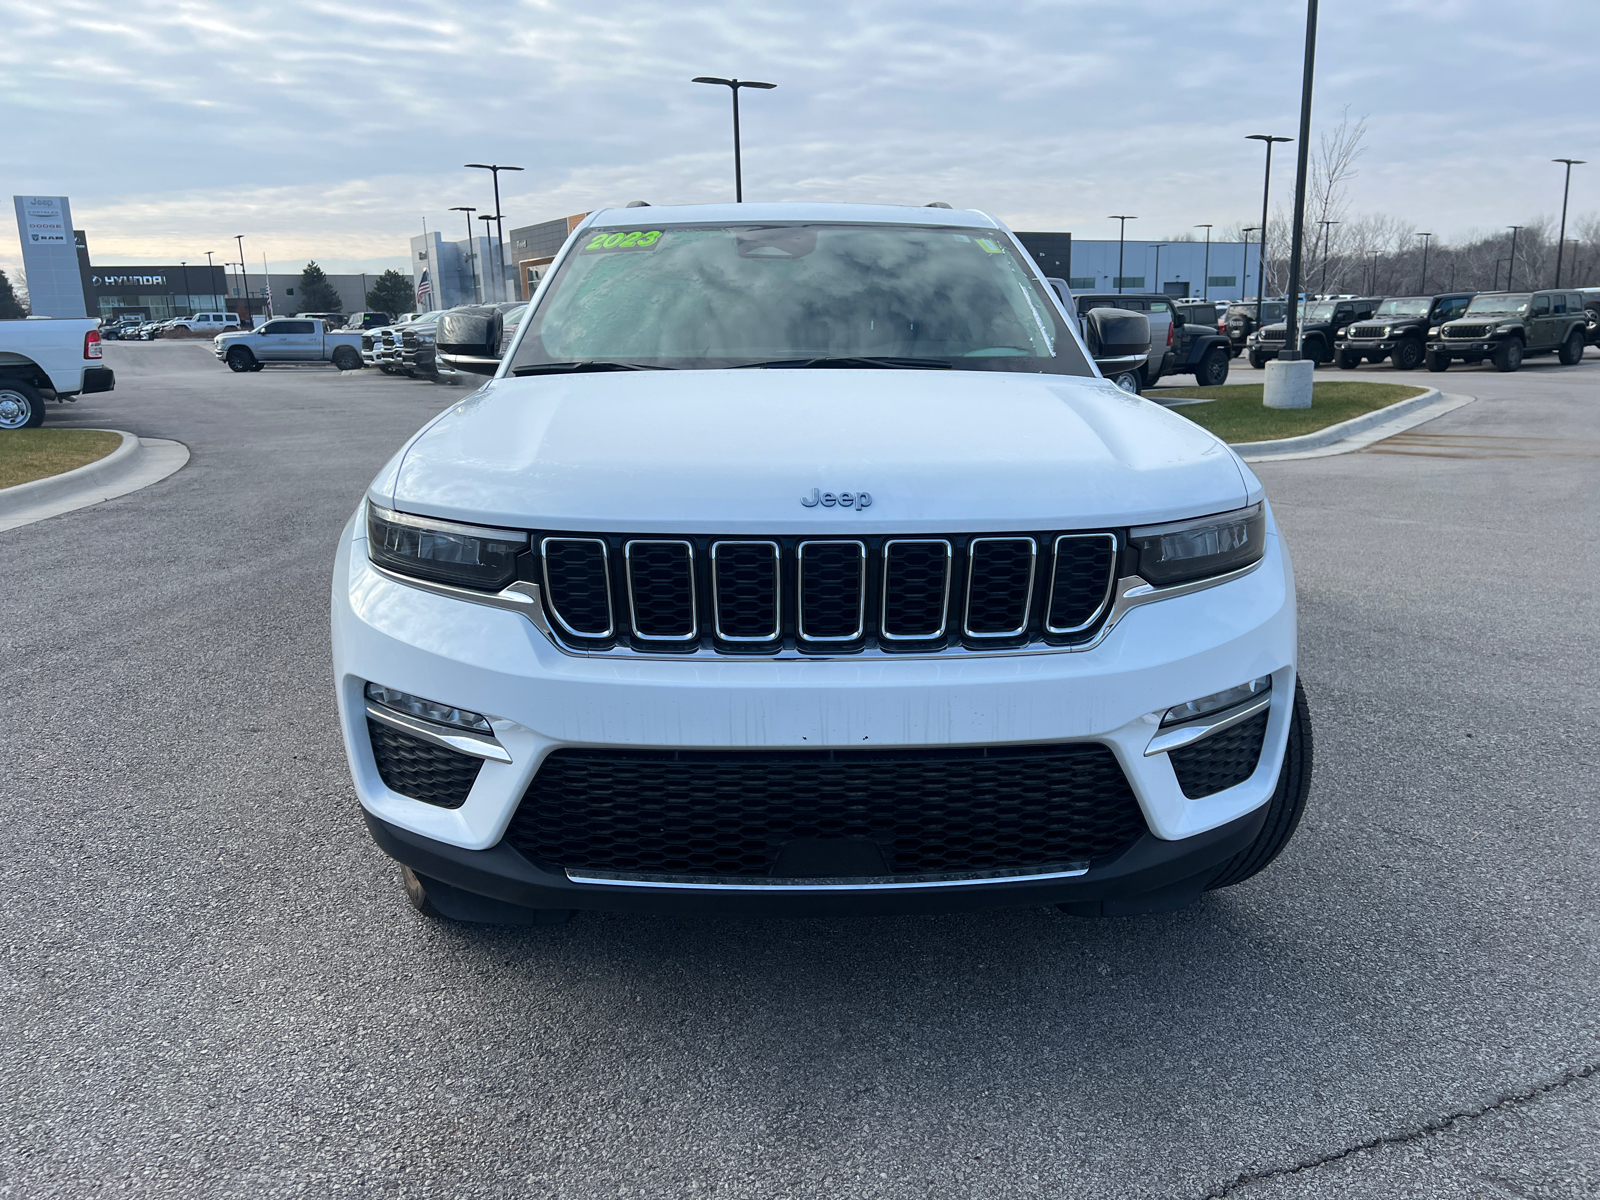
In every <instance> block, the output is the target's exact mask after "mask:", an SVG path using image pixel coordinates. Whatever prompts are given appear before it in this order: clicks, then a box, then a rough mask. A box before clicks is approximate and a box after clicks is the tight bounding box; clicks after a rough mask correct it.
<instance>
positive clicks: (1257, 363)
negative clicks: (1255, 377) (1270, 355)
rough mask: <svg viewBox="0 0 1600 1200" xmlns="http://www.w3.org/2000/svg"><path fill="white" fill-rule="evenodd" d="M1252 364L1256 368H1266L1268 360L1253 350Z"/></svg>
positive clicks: (1259, 369) (1251, 354) (1251, 352)
mask: <svg viewBox="0 0 1600 1200" xmlns="http://www.w3.org/2000/svg"><path fill="white" fill-rule="evenodd" d="M1250 365H1251V366H1252V367H1254V368H1255V369H1256V370H1258V371H1261V370H1264V369H1265V368H1266V365H1267V360H1266V359H1265V358H1263V357H1261V355H1259V354H1257V353H1256V352H1255V351H1254V350H1252V351H1250Z"/></svg>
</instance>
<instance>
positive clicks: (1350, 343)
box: [1334, 338, 1398, 354]
mask: <svg viewBox="0 0 1600 1200" xmlns="http://www.w3.org/2000/svg"><path fill="white" fill-rule="evenodd" d="M1397 340H1398V339H1396V338H1376V339H1368V338H1345V339H1344V340H1342V341H1338V342H1335V343H1334V346H1335V348H1336V349H1339V350H1354V351H1356V352H1358V353H1360V354H1388V353H1390V352H1391V351H1393V350H1394V347H1395V342H1396V341H1397Z"/></svg>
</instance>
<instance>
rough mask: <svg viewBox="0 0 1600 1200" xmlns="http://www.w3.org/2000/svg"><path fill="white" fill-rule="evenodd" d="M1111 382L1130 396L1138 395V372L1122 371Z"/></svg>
mask: <svg viewBox="0 0 1600 1200" xmlns="http://www.w3.org/2000/svg"><path fill="white" fill-rule="evenodd" d="M1111 382H1112V383H1114V384H1116V385H1117V386H1118V387H1119V388H1121V389H1122V390H1123V391H1125V392H1127V393H1129V394H1130V395H1133V396H1137V395H1138V394H1139V372H1137V371H1124V372H1123V373H1122V374H1120V375H1118V376H1117V377H1116V378H1115V379H1113V380H1112V381H1111Z"/></svg>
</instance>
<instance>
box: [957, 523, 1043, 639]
mask: <svg viewBox="0 0 1600 1200" xmlns="http://www.w3.org/2000/svg"><path fill="white" fill-rule="evenodd" d="M988 542H1026V543H1027V544H1028V594H1027V596H1026V597H1025V598H1024V600H1023V602H1022V621H1021V622H1020V623H1019V624H1018V625H1017V626H1016V627H1015V628H1012V629H1004V630H996V631H990V632H987V633H977V632H975V631H974V630H973V628H972V584H973V581H974V580H975V579H976V577H977V569H978V547H979V546H982V545H984V544H986V543H988ZM1038 569H1039V543H1038V542H1036V541H1034V540H1033V539H1032V538H1031V537H976V538H973V539H972V540H971V541H970V542H968V543H967V598H966V603H965V604H964V605H963V610H964V611H963V612H962V614H961V632H962V633H963V634H964V635H966V636H967V637H970V638H1010V637H1021V636H1022V635H1023V634H1025V633H1026V632H1027V631H1028V618H1029V617H1030V616H1032V615H1033V590H1034V588H1033V585H1034V575H1035V574H1036V573H1037V571H1038Z"/></svg>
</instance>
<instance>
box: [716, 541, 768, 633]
mask: <svg viewBox="0 0 1600 1200" xmlns="http://www.w3.org/2000/svg"><path fill="white" fill-rule="evenodd" d="M724 546H727V547H732V546H765V547H766V548H767V549H769V550H771V551H772V592H773V595H772V632H771V633H763V634H761V635H760V636H757V637H740V636H734V635H731V634H728V633H724V632H723V629H722V595H721V586H720V577H721V574H722V571H721V567H720V566H719V564H718V562H717V551H718V550H720V549H722V548H723V547H724ZM782 572H783V549H782V547H780V546H779V545H778V543H777V542H771V541H766V540H764V539H761V538H751V539H748V540H746V539H734V538H729V539H725V540H723V541H720V542H712V543H711V618H712V620H711V626H712V629H714V630H715V631H716V635H717V639H718V640H719V641H723V642H728V643H730V644H733V645H749V646H760V645H764V644H766V643H768V642H776V641H777V640H778V639H779V638H781V637H782V636H783V576H782Z"/></svg>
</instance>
